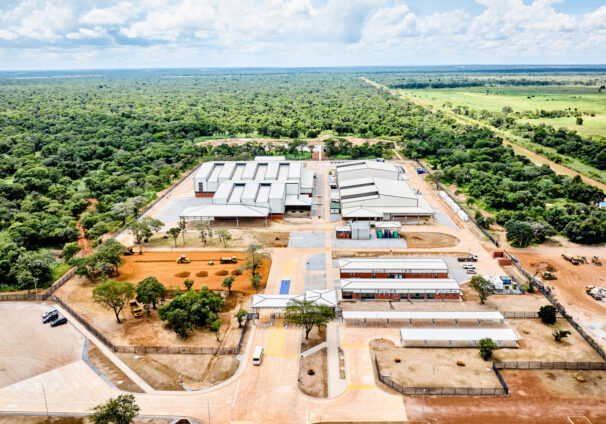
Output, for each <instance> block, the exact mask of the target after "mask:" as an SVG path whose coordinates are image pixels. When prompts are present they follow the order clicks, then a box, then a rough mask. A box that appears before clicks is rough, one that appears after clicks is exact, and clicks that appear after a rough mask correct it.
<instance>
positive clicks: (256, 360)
mask: <svg viewBox="0 0 606 424" xmlns="http://www.w3.org/2000/svg"><path fill="white" fill-rule="evenodd" d="M262 361H263V346H257V347H255V351H254V352H253V358H252V363H253V365H261V362H262Z"/></svg>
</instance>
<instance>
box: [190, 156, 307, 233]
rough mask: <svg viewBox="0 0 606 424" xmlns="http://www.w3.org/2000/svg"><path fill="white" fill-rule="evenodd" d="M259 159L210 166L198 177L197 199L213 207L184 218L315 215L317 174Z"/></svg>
mask: <svg viewBox="0 0 606 424" xmlns="http://www.w3.org/2000/svg"><path fill="white" fill-rule="evenodd" d="M281 159H283V158H277V160H276V159H274V158H271V159H267V158H265V157H259V158H257V159H256V160H255V161H248V162H239V161H234V162H206V163H204V164H202V166H200V168H199V169H198V171H197V172H196V175H195V176H194V190H195V194H196V197H210V198H212V204H204V205H200V206H192V207H189V208H185V209H184V210H183V211H182V212H181V213H180V215H179V217H180V218H184V219H194V220H201V219H203V220H215V219H219V220H221V219H234V220H236V222H238V221H239V220H241V219H246V218H248V219H265V220H266V221H267V219H275V218H278V219H280V218H283V217H284V215H285V214H288V213H293V214H295V213H296V214H297V215H299V216H301V215H302V216H306V215H308V214H309V212H310V211H311V197H310V196H311V195H312V194H313V185H314V172H313V171H311V170H308V169H303V163H302V162H290V161H285V160H281Z"/></svg>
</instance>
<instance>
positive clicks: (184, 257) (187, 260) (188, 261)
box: [177, 255, 191, 264]
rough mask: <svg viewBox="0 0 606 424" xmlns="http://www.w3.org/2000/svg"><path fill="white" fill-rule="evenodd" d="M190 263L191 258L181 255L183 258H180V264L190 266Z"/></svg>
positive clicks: (178, 261)
mask: <svg viewBox="0 0 606 424" xmlns="http://www.w3.org/2000/svg"><path fill="white" fill-rule="evenodd" d="M190 262H191V261H190V260H189V258H188V257H187V256H185V255H181V256H179V259H177V263H178V264H188V263H190Z"/></svg>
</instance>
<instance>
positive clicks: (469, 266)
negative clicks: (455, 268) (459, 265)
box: [463, 264, 476, 269]
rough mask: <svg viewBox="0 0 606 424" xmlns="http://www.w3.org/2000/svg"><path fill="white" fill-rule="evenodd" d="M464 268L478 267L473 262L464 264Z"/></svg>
mask: <svg viewBox="0 0 606 424" xmlns="http://www.w3.org/2000/svg"><path fill="white" fill-rule="evenodd" d="M463 269H476V266H475V265H472V264H465V265H463Z"/></svg>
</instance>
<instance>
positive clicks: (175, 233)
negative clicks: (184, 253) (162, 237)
mask: <svg viewBox="0 0 606 424" xmlns="http://www.w3.org/2000/svg"><path fill="white" fill-rule="evenodd" d="M167 233H168V235H169V236H171V237H172V238H173V240H174V242H175V247H177V238H179V233H181V229H180V228H179V227H173V228H170V229H169V230H168V231H167Z"/></svg>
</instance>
